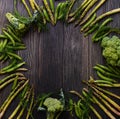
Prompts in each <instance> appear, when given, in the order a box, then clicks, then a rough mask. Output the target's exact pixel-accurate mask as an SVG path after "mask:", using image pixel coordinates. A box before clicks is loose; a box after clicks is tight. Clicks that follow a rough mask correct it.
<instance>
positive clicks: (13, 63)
mask: <svg viewBox="0 0 120 119" xmlns="http://www.w3.org/2000/svg"><path fill="white" fill-rule="evenodd" d="M16 62H17V61H16V59H14V60H13V61H12V62H11V63H10V64H9V65H8V66H6V67H4V68H2V71H5V70H8V69H9V68H11V67H13V66H14V65H15V64H16Z"/></svg>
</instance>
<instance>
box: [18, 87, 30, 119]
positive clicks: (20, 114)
mask: <svg viewBox="0 0 120 119" xmlns="http://www.w3.org/2000/svg"><path fill="white" fill-rule="evenodd" d="M27 93H28V95H27V98H26V100H25V102H24V103H23V105H22V109H21V111H20V113H19V115H18V116H17V119H21V117H22V115H23V113H24V111H25V108H26V107H27V104H28V102H29V99H30V96H31V89H30V90H29V91H28V92H27Z"/></svg>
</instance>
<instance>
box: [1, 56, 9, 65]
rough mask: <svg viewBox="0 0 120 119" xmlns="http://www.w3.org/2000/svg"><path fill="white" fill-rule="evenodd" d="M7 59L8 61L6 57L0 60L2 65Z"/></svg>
mask: <svg viewBox="0 0 120 119" xmlns="http://www.w3.org/2000/svg"><path fill="white" fill-rule="evenodd" d="M7 59H8V56H7V55H6V56H5V57H4V58H3V59H2V63H4V62H5V61H6V60H7Z"/></svg>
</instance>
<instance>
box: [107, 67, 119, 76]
mask: <svg viewBox="0 0 120 119" xmlns="http://www.w3.org/2000/svg"><path fill="white" fill-rule="evenodd" d="M107 66H108V68H109V69H110V70H111V71H112V72H113V73H115V74H116V75H120V71H119V69H117V68H116V67H112V66H110V65H107Z"/></svg>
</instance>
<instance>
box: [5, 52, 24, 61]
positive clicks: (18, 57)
mask: <svg viewBox="0 0 120 119" xmlns="http://www.w3.org/2000/svg"><path fill="white" fill-rule="evenodd" d="M7 54H8V55H10V56H12V57H14V58H16V59H19V60H22V58H21V57H20V56H19V55H17V54H15V53H12V52H7Z"/></svg>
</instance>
